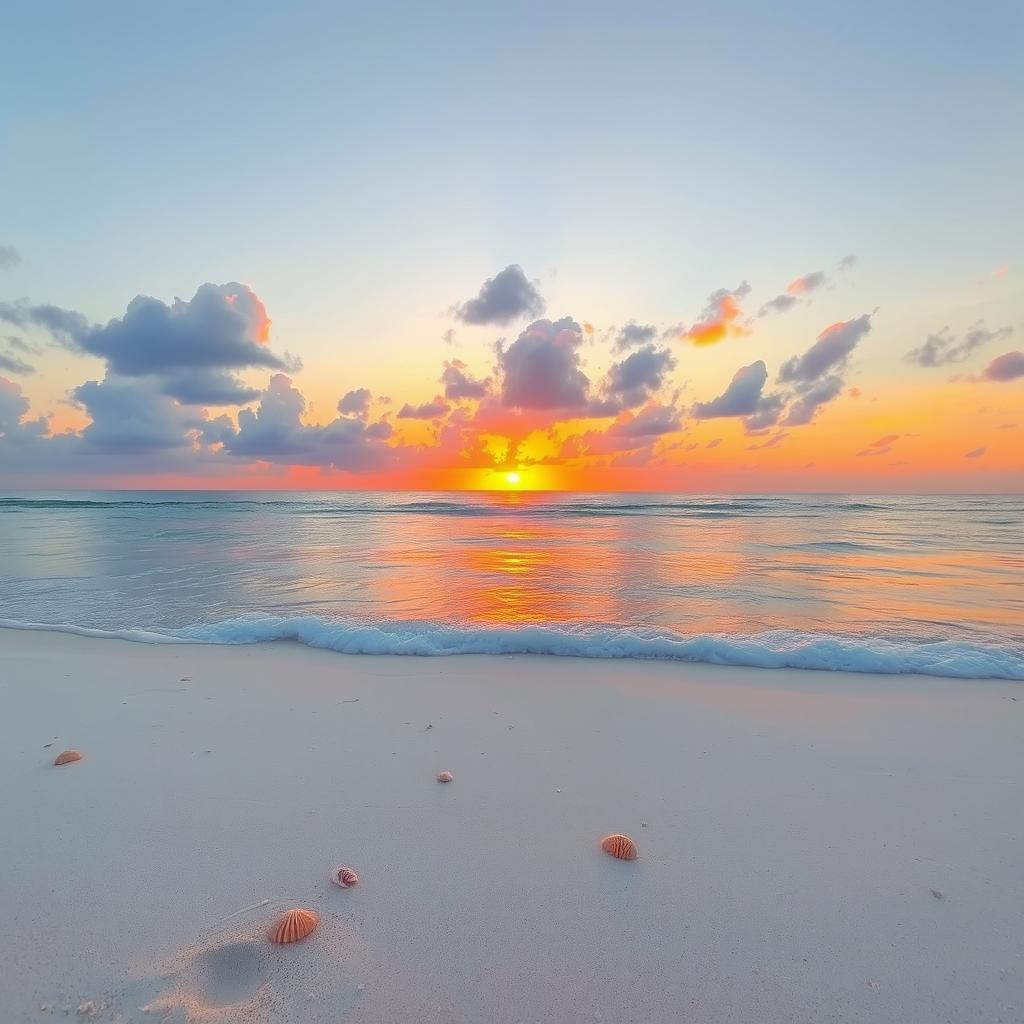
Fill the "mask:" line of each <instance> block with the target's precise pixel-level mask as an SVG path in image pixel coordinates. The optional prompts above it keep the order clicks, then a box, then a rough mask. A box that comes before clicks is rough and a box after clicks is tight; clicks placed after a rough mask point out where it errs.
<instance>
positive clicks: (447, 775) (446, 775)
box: [437, 772, 455, 782]
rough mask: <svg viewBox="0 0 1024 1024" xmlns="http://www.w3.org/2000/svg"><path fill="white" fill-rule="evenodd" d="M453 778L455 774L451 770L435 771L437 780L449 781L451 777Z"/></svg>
mask: <svg viewBox="0 0 1024 1024" xmlns="http://www.w3.org/2000/svg"><path fill="white" fill-rule="evenodd" d="M454 778H455V776H454V775H452V773H451V772H438V773H437V781H438V782H451V781H452V779H454Z"/></svg>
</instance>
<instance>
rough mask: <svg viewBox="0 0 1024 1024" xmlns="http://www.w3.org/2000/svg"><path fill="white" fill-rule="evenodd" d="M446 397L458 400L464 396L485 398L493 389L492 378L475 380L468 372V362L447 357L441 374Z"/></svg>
mask: <svg viewBox="0 0 1024 1024" xmlns="http://www.w3.org/2000/svg"><path fill="white" fill-rule="evenodd" d="M441 383H442V384H443V385H444V397H445V398H451V399H454V400H455V401H458V400H459V399H462V398H483V397H485V396H486V395H487V394H488V392H489V391H490V389H491V382H490V379H489V378H488V379H486V380H474V379H473V378H472V377H470V376H469V374H468V373H466V364H465V363H464V362H462V361H461V360H460V359H447V360H445V364H444V371H443V372H442V374H441Z"/></svg>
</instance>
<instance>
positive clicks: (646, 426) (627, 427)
mask: <svg viewBox="0 0 1024 1024" xmlns="http://www.w3.org/2000/svg"><path fill="white" fill-rule="evenodd" d="M681 425H682V421H681V416H680V413H679V410H678V409H676V408H675V407H674V406H671V405H659V404H658V403H656V402H652V403H651V404H650V405H648V406H645V407H644V408H643V409H641V410H640V411H639V412H638V413H636V414H635V415H634V414H633V413H629V412H626V413H623V414H622V416H621V418H620V419H618V420H616V422H615V423H613V424H612V425H611V426H610V427H609V428H608V430H607V431H606V432H605V433H606V436H608V437H617V438H638V437H660V436H661V435H662V434H671V433H674V432H675V431H677V430H679V428H680V426H681Z"/></svg>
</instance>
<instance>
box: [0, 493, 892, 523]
mask: <svg viewBox="0 0 1024 1024" xmlns="http://www.w3.org/2000/svg"><path fill="white" fill-rule="evenodd" d="M882 507H883V506H881V505H877V504H872V503H869V502H863V501H849V500H847V501H844V500H836V499H830V500H828V501H826V502H824V503H823V502H821V501H820V500H816V499H814V498H811V497H810V496H808V497H803V498H801V497H797V496H783V497H779V496H772V497H763V498H758V497H749V496H748V497H744V498H739V497H737V498H734V499H721V498H719V499H714V498H711V499H709V498H706V497H705V498H702V497H699V496H695V497H693V498H684V499H680V500H675V501H667V500H659V499H652V500H650V501H624V500H579V499H575V498H573V499H567V500H557V499H556V500H550V499H548V500H538V499H536V497H532V498H531V500H530V501H528V502H526V503H523V504H508V503H506V502H505V501H502V500H500V496H499V500H497V501H493V500H491V501H488V500H478V501H445V500H443V499H429V500H420V501H372V500H370V501H367V500H359V499H352V498H347V499H339V498H337V497H335V498H332V499H330V500H324V499H311V498H293V499H280V498H278V499H269V498H240V497H237V496H232V497H223V498H204V497H198V496H197V497H193V498H189V499H180V498H177V499H175V498H152V499H149V498H137V497H134V498H116V499H115V498H111V499H100V498H70V497H60V498H55V497H47V498H10V497H0V512H13V513H16V512H45V511H90V510H118V509H124V510H135V509H138V510H142V509H164V510H166V509H184V510H188V511H193V510H201V511H211V510H213V511H218V512H224V513H230V512H232V511H250V512H251V511H257V510H260V511H262V510H267V511H282V512H284V513H288V514H297V515H305V516H317V517H319V516H323V517H337V518H343V517H346V516H365V515H398V516H401V515H417V516H439V517H448V516H450V517H456V518H459V517H464V518H494V517H507V516H512V517H515V518H525V519H538V518H539V519H544V518H549V517H557V518H570V519H590V518H605V517H627V516H628V517H633V516H656V517H661V518H682V519H733V518H741V517H747V516H756V517H764V518H785V517H794V516H796V517H800V518H807V517H811V516H819V515H822V514H834V513H837V512H838V513H860V512H872V511H878V510H880V509H881V508H882Z"/></svg>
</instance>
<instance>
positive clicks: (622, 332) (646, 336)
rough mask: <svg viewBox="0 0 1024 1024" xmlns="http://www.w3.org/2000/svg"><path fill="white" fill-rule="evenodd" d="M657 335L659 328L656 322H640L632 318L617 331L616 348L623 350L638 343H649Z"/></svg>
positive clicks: (619, 350)
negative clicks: (655, 324)
mask: <svg viewBox="0 0 1024 1024" xmlns="http://www.w3.org/2000/svg"><path fill="white" fill-rule="evenodd" d="M657 335H658V330H657V328H656V327H655V326H654V324H638V323H637V322H636V321H635V320H630V322H629V323H628V324H625V325H624V326H623V327H620V328H619V330H618V332H617V333H616V335H615V342H614V348H615V350H616V351H617V352H623V351H625V350H626V349H628V348H636V347H637V346H638V345H648V344H650V342H652V341H654V339H655V338H656V337H657Z"/></svg>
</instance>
